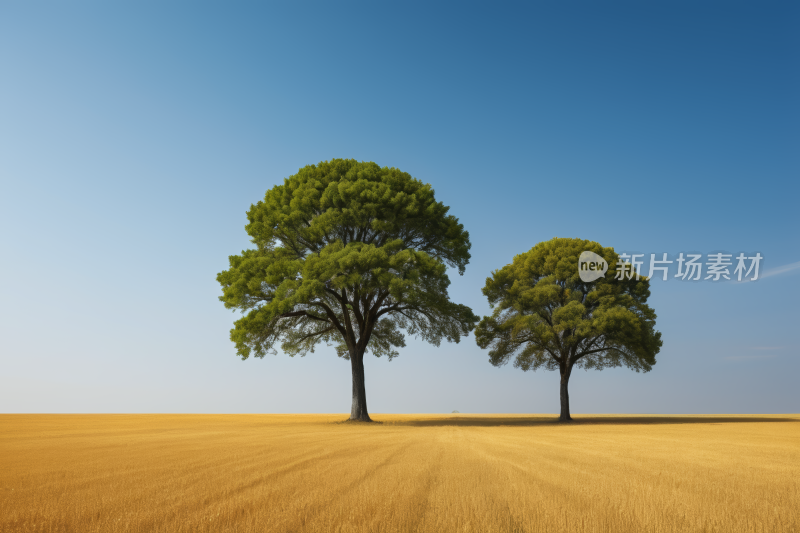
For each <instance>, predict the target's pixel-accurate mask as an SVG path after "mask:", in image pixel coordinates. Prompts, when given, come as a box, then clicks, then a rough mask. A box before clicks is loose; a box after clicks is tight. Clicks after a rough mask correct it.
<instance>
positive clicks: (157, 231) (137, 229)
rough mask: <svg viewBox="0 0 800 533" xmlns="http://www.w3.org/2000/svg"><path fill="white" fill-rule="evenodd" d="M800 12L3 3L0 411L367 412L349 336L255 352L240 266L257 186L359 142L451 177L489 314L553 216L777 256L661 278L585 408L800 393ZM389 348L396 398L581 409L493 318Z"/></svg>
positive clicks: (719, 404) (421, 173)
mask: <svg viewBox="0 0 800 533" xmlns="http://www.w3.org/2000/svg"><path fill="white" fill-rule="evenodd" d="M799 28H800V8H799V7H798V4H796V3H794V4H792V3H788V2H787V3H773V2H766V3H762V2H759V3H756V2H752V3H747V4H745V3H740V2H710V1H709V2H541V3H524V4H522V3H520V4H498V3H496V2H495V3H488V2H487V3H484V4H467V3H464V2H451V3H439V4H435V5H432V3H430V2H420V3H409V2H402V3H401V2H394V3H388V2H381V3H379V2H364V3H352V2H320V3H310V2H303V3H300V2H292V3H289V2H282V3H273V4H270V5H267V4H266V3H253V4H246V3H241V2H239V3H230V2H225V3H223V2H218V3H212V4H208V3H200V2H186V3H178V2H135V3H134V2H129V3H123V2H99V3H90V2H61V3H44V2H41V3H38V2H3V3H2V4H0V283H2V292H1V293H0V412H207V413H216V412H341V413H345V412H347V411H348V410H349V408H350V387H351V385H350V368H349V363H348V362H347V361H344V360H341V359H338V358H337V357H336V355H335V353H334V351H333V349H332V348H326V347H325V346H324V345H323V346H322V347H321V348H320V349H318V350H317V351H316V352H315V353H314V354H310V355H308V356H306V357H305V358H299V357H298V358H290V357H288V356H286V355H283V354H279V355H277V356H275V357H272V356H268V357H267V358H265V359H263V360H262V359H250V360H247V361H241V360H239V359H237V357H236V355H235V350H234V347H233V344H232V343H231V342H230V341H229V339H228V334H229V333H228V332H229V329H230V328H231V327H232V323H233V321H234V320H235V319H236V318H237V316H238V315H234V314H232V313H231V312H230V311H228V310H226V309H224V308H223V306H222V304H221V303H220V302H219V301H218V300H217V297H218V296H219V295H220V294H221V291H220V287H219V285H218V284H217V282H216V280H215V276H216V274H217V273H218V272H219V271H221V270H223V269H225V268H227V257H228V256H229V255H231V254H237V253H240V251H241V250H242V249H244V248H247V247H248V245H249V241H248V238H247V235H246V234H245V231H244V224H245V223H246V218H245V211H246V210H247V209H248V208H249V206H250V204H251V203H254V202H257V201H258V200H260V199H261V198H262V197H263V195H264V192H265V191H266V190H267V189H269V188H271V187H273V186H274V185H275V184H278V183H281V182H282V180H283V178H284V177H287V176H289V175H291V174H294V173H295V172H296V171H297V170H298V169H299V168H300V167H302V166H305V165H307V164H311V163H317V162H319V161H323V160H328V159H331V158H336V157H343V158H355V159H358V160H365V161H375V162H376V163H378V164H379V165H381V166H393V167H397V168H400V169H401V170H403V171H406V172H408V173H410V174H411V175H413V176H414V177H416V178H418V179H420V180H422V181H424V182H428V183H431V184H432V185H433V187H434V189H435V190H436V196H437V199H438V200H440V201H442V202H444V203H445V204H446V205H449V206H450V207H451V213H452V214H454V215H455V216H457V217H458V218H459V219H460V220H461V221H462V223H463V224H464V225H465V227H466V229H467V230H468V231H469V232H470V235H471V241H472V261H471V263H470V264H469V265H468V267H467V271H466V274H465V275H464V276H463V277H460V276H458V274H457V273H456V272H452V273H451V278H452V279H453V284H452V287H451V295H452V297H453V299H454V300H455V301H457V302H460V303H465V304H467V305H469V306H471V307H472V308H473V310H474V311H475V312H476V313H477V314H480V315H485V314H488V313H489V306H488V304H487V302H486V300H485V298H484V297H483V296H482V294H481V292H480V289H481V287H483V284H484V281H485V279H486V277H487V276H488V275H489V274H490V272H491V271H492V270H493V269H497V268H500V267H502V266H503V265H505V264H507V263H509V262H510V261H511V259H512V258H513V256H514V255H515V254H518V253H521V252H524V251H527V250H528V249H530V248H531V247H532V246H533V245H535V244H536V243H538V242H540V241H542V240H547V239H550V238H552V237H554V236H559V237H580V238H584V239H591V240H595V241H598V242H600V243H601V244H602V245H604V246H613V247H614V248H615V249H616V250H617V251H620V252H623V251H625V252H629V253H631V252H636V253H645V254H648V256H647V257H649V254H650V253H657V254H659V255H660V254H661V253H668V254H669V255H670V257H671V258H674V256H676V255H677V254H679V253H681V252H684V253H687V252H696V253H701V254H703V255H704V257H703V259H704V260H705V256H706V254H709V253H714V252H725V253H731V254H738V253H740V252H744V253H747V254H750V255H752V254H754V253H755V252H758V253H760V254H761V255H762V256H763V257H764V260H763V261H762V263H761V265H760V269H761V276H762V277H761V279H760V280H758V281H756V282H752V283H741V284H737V283H733V282H725V281H721V282H712V281H699V282H688V281H681V280H680V279H674V278H673V277H672V275H674V273H675V272H676V270H675V269H673V270H672V271H671V275H670V278H671V279H670V280H669V281H667V282H659V281H654V282H653V291H652V298H651V301H650V303H651V305H652V307H653V308H654V309H655V310H656V312H657V313H658V321H657V325H658V329H659V330H660V331H661V332H662V334H663V340H664V346H663V349H662V351H661V353H660V355H659V356H658V358H657V359H658V363H657V365H656V366H655V367H654V369H653V370H652V371H651V372H650V373H647V374H637V373H636V372H633V371H631V370H628V369H611V370H604V371H602V372H597V371H589V372H584V371H576V372H575V373H573V377H572V379H571V381H570V396H571V407H572V411H573V413H592V412H593V413H622V412H629V413H758V412H773V413H782V412H793V413H796V412H800V392H798V385H797V383H798V374H799V373H800V341H798V319H800V311H798V309H799V308H798V301H800V268H797V267H798V266H800V239H799V238H798V229H800V215H799V214H798V209H797V202H798V198H800V194H798V193H800V186H799V185H798V178H800V151H799V150H798V148H800V31H798V29H799ZM673 267H675V265H673ZM365 364H366V379H367V397H368V402H369V408H370V411H371V412H372V413H381V412H399V413H403V412H450V411H452V410H454V409H457V410H459V411H461V412H476V413H480V412H509V413H542V412H557V411H558V407H559V403H558V401H559V399H558V374H557V373H554V372H547V371H539V372H537V373H533V372H527V373H526V372H522V371H520V370H518V369H515V368H513V367H512V366H511V365H508V366H506V367H502V368H495V367H493V366H491V365H490V364H489V363H488V355H487V354H486V353H485V352H483V351H482V350H480V349H479V348H478V347H477V346H476V345H475V341H474V338H473V337H472V336H470V337H469V338H466V339H464V340H462V342H461V343H460V344H446V343H445V344H443V345H442V347H441V348H435V347H433V346H430V345H426V344H424V343H422V342H417V341H414V340H413V339H410V342H409V343H408V347H407V348H405V349H403V350H402V351H401V354H400V356H399V357H398V358H397V359H395V360H393V361H391V362H388V361H386V360H385V359H375V358H374V357H372V356H369V357H368V360H367V361H366V363H365Z"/></svg>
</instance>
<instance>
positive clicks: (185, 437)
mask: <svg viewBox="0 0 800 533" xmlns="http://www.w3.org/2000/svg"><path fill="white" fill-rule="evenodd" d="M342 418H343V415H219V416H213V415H208V416H206V415H0V531H3V532H6V531H26V532H27V531H43V532H45V531H47V532H49V531H58V532H63V531H74V532H80V533H84V532H86V533H90V532H100V531H102V532H128V531H140V532H150V531H169V532H183V531H185V532H193V533H194V532H206V531H208V532H228V531H230V532H233V531H240V532H269V531H281V532H283V531H287V532H288V531H298V532H299V531H303V532H306V531H308V532H310V531H315V532H337V531H338V532H349V531H358V532H361V531H365V532H366V531H374V532H378V531H381V532H394V531H398V532H400V531H403V532H406V531H408V532H411V531H421V532H437V533H439V532H450V531H459V532H468V531H474V532H512V531H542V532H545V531H547V532H558V531H564V532H567V531H568V532H584V531H597V532H605V531H630V532H637V533H638V532H647V531H658V532H672V531H720V532H723V531H724V532H738V531H748V532H750V531H754V532H765V533H767V532H779V531H800V517H799V516H798V509H799V508H800V504H798V502H800V481H798V480H800V417H798V416H795V415H791V416H790V415H785V416H730V417H723V416H716V417H701V416H698V417H619V416H578V417H576V418H577V421H576V423H573V424H570V425H559V424H557V423H554V422H553V421H552V417H542V416H471V415H447V416H431V415H414V416H412V415H378V416H375V418H376V419H377V420H380V421H382V423H379V424H347V423H340V422H338V421H340V420H342Z"/></svg>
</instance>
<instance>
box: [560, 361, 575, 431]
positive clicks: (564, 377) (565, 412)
mask: <svg viewBox="0 0 800 533" xmlns="http://www.w3.org/2000/svg"><path fill="white" fill-rule="evenodd" d="M569 375H570V372H569V370H567V371H565V372H562V373H561V416H559V417H558V420H559V421H560V422H569V421H570V420H572V417H571V416H569V390H568V388H567V385H568V384H569Z"/></svg>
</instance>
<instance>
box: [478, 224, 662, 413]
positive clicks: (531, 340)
mask: <svg viewBox="0 0 800 533" xmlns="http://www.w3.org/2000/svg"><path fill="white" fill-rule="evenodd" d="M584 251H588V252H594V253H596V254H597V255H599V256H601V257H602V258H603V259H605V261H606V262H607V263H608V271H607V272H606V274H605V275H604V276H602V277H600V278H599V279H597V280H596V281H592V282H585V281H583V280H582V279H581V277H580V273H579V270H578V258H579V257H580V255H581V253H582V252H584ZM619 261H620V259H619V256H618V255H617V254H616V253H615V252H614V249H613V248H604V247H602V246H601V245H599V244H598V243H596V242H593V241H586V240H581V239H560V238H555V239H552V240H549V241H545V242H540V243H539V244H537V245H536V246H534V247H533V248H531V250H530V251H528V252H526V253H523V254H520V255H517V256H516V257H514V260H513V262H512V263H511V264H509V265H506V266H504V267H503V268H501V269H500V270H496V271H494V272H492V276H491V277H490V278H487V279H486V286H485V287H484V288H483V294H484V295H485V296H486V297H487V298H488V299H489V304H490V305H491V306H492V308H493V309H494V312H493V313H492V315H491V316H487V317H483V319H482V320H481V321H480V323H479V324H478V327H477V328H476V330H475V340H476V341H477V343H478V346H480V347H481V348H484V349H486V348H489V360H490V362H491V363H492V364H493V365H495V366H500V365H503V364H505V363H507V362H508V361H509V359H511V357H512V356H516V358H515V361H514V366H515V367H517V368H521V369H522V370H526V371H527V370H536V369H538V368H542V367H543V368H545V369H547V370H556V369H557V370H559V371H560V373H561V415H560V417H559V420H562V421H567V420H572V417H571V416H570V412H569V391H568V383H569V378H570V375H571V374H572V369H573V368H575V367H578V368H585V369H590V368H594V369H598V370H601V369H603V368H607V367H616V366H623V365H624V366H627V367H630V368H632V369H633V370H636V371H637V372H639V371H643V372H648V371H650V370H651V369H652V367H653V365H655V364H656V357H655V356H656V354H657V353H658V352H659V350H660V349H661V345H662V341H661V333H660V332H658V331H656V330H655V321H656V314H655V312H654V311H653V309H651V308H650V307H649V306H648V305H647V299H648V298H649V297H650V281H649V279H648V278H646V277H644V276H638V279H636V276H635V275H634V276H631V278H630V279H629V278H628V277H627V276H622V277H623V278H624V279H617V277H618V276H616V270H617V263H618V262H619Z"/></svg>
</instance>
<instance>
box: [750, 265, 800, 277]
mask: <svg viewBox="0 0 800 533" xmlns="http://www.w3.org/2000/svg"><path fill="white" fill-rule="evenodd" d="M798 268H800V261H798V262H796V263H789V264H788V265H783V266H780V267H775V268H771V269H769V270H765V271H764V273H763V274H761V275H760V276H759V277H760V278H768V277H770V276H777V275H778V274H784V273H786V272H791V271H792V270H797V269H798ZM756 281H758V280H756Z"/></svg>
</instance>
